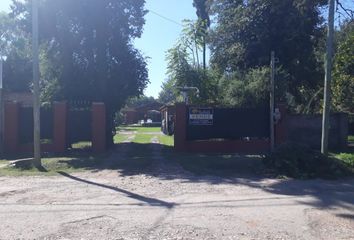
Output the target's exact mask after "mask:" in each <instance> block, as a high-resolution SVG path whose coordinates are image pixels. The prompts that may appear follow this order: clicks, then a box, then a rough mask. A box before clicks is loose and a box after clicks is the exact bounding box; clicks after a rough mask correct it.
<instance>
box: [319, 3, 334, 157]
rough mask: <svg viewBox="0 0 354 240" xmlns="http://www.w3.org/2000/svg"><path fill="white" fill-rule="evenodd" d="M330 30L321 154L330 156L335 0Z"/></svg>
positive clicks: (329, 10) (331, 7) (329, 9)
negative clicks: (329, 137)
mask: <svg viewBox="0 0 354 240" xmlns="http://www.w3.org/2000/svg"><path fill="white" fill-rule="evenodd" d="M328 5H329V8H328V30H327V49H326V59H325V80H324V99H323V102H324V106H323V116H322V138H321V153H322V154H325V155H327V154H328V133H329V124H330V122H329V118H330V107H331V90H330V89H331V78H332V54H333V31H334V0H328Z"/></svg>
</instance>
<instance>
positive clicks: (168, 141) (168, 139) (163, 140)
mask: <svg viewBox="0 0 354 240" xmlns="http://www.w3.org/2000/svg"><path fill="white" fill-rule="evenodd" d="M158 139H159V142H160V144H162V145H165V146H173V145H174V138H173V136H167V135H160V136H158Z"/></svg>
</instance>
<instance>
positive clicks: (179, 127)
mask: <svg viewBox="0 0 354 240" xmlns="http://www.w3.org/2000/svg"><path fill="white" fill-rule="evenodd" d="M175 121H176V122H175V133H174V141H175V148H176V150H177V151H185V150H186V140H187V134H186V131H187V106H186V104H184V103H177V104H176V119H175Z"/></svg>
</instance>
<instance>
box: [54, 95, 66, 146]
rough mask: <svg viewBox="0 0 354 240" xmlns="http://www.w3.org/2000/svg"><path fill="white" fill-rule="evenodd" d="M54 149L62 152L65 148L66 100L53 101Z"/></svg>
mask: <svg viewBox="0 0 354 240" xmlns="http://www.w3.org/2000/svg"><path fill="white" fill-rule="evenodd" d="M53 114H54V136H53V138H54V151H56V152H64V151H65V150H66V124H67V104H66V102H55V103H54V113H53Z"/></svg>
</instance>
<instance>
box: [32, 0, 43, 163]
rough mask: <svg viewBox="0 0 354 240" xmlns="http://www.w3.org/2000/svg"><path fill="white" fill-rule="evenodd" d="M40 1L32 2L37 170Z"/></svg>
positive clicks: (38, 156) (36, 158)
mask: <svg viewBox="0 0 354 240" xmlns="http://www.w3.org/2000/svg"><path fill="white" fill-rule="evenodd" d="M38 48H39V47H38V0H32V49H33V120H34V121H33V122H34V132H33V145H34V158H33V165H34V166H35V167H37V168H39V167H41V166H42V162H41V142H40V141H41V139H40V138H41V132H40V100H39V94H40V93H39V56H38V55H39V51H38Z"/></svg>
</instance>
